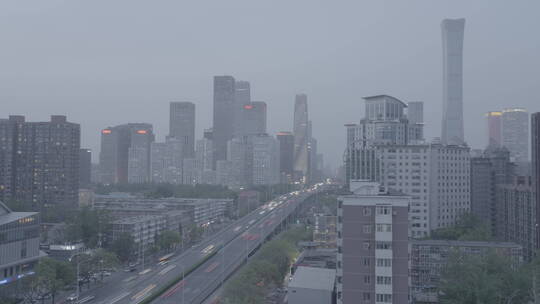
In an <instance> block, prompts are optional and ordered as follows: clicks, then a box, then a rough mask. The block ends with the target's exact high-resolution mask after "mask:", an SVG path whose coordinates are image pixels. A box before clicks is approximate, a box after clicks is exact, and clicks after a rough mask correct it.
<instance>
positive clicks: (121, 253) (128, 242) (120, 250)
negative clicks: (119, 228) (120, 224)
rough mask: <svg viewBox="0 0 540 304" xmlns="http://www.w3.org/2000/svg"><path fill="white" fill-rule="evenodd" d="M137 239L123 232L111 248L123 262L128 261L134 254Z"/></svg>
mask: <svg viewBox="0 0 540 304" xmlns="http://www.w3.org/2000/svg"><path fill="white" fill-rule="evenodd" d="M134 248H135V241H134V240H133V237H132V236H131V234H129V233H123V234H121V235H120V236H119V237H118V239H116V241H114V242H113V243H112V245H111V250H112V251H113V252H114V253H115V254H116V256H117V257H118V259H119V260H120V261H121V262H127V261H129V259H130V258H131V257H132V256H133V249H134Z"/></svg>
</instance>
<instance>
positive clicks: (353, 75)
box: [0, 0, 540, 166]
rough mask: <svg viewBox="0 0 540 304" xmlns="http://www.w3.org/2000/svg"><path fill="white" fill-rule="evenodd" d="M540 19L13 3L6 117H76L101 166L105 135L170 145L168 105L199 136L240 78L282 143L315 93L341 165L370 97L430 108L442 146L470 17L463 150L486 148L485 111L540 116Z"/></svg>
mask: <svg viewBox="0 0 540 304" xmlns="http://www.w3.org/2000/svg"><path fill="white" fill-rule="evenodd" d="M539 11H540V2H538V1H533V0H530V1H519V2H512V3H510V2H508V1H493V0H483V1H474V3H473V2H471V1H430V0H425V1H424V0H423V1H362V2H360V1H343V2H338V3H335V2H327V1H313V0H311V1H308V0H301V1H272V2H264V3H259V2H254V1H247V0H246V1H211V2H202V1H197V2H196V3H190V4H187V3H183V2H181V1H159V2H151V1H135V0H131V1H128V0H120V1H103V0H93V1H73V0H69V1H68V0H47V1H37V0H36V1H25V2H21V1H16V0H4V1H2V2H0V38H1V39H2V47H1V48H0V105H2V107H1V109H2V114H1V115H0V118H5V117H7V116H8V115H10V114H22V115H26V116H27V120H30V121H34V120H48V118H49V116H50V115H52V114H65V115H67V116H68V120H69V121H71V122H77V123H80V124H81V130H82V132H81V134H82V138H81V146H82V147H88V148H91V149H92V150H93V154H94V156H93V159H94V161H96V160H97V156H98V153H99V130H100V129H102V128H105V127H107V126H111V125H118V124H123V123H128V122H147V123H152V124H153V125H154V132H155V133H156V134H157V140H162V139H163V138H164V137H165V136H166V135H167V133H168V125H169V102H170V101H191V102H193V103H195V105H196V138H202V130H203V129H204V128H208V127H211V124H212V105H213V102H212V94H213V91H212V86H213V76H214V75H232V76H234V77H235V78H236V79H237V80H247V81H249V82H250V84H251V95H252V100H256V101H258V100H261V101H265V102H266V103H267V104H268V130H269V132H270V133H271V134H273V135H274V134H275V132H277V131H281V130H286V131H292V122H293V110H294V98H295V95H296V94H299V93H305V94H307V95H308V103H309V116H310V119H311V120H312V121H313V135H314V136H315V137H316V138H317V140H318V143H319V151H321V152H322V153H324V155H325V162H327V163H330V164H332V165H334V166H335V165H338V164H340V163H341V160H342V153H343V150H344V148H345V128H344V127H343V124H344V123H348V122H358V120H359V119H360V118H361V117H362V116H363V101H362V97H363V96H370V95H375V94H389V95H392V96H394V97H397V98H399V99H402V100H403V101H406V102H407V101H417V100H419V101H423V102H424V103H425V104H424V111H425V115H424V117H425V121H426V130H425V131H426V139H431V138H432V137H434V136H440V126H441V123H440V122H441V118H442V116H441V109H442V46H441V31H440V22H441V21H442V19H444V18H465V19H466V20H467V25H466V27H465V42H464V64H463V68H464V69H463V78H464V82H463V83H464V97H463V103H464V118H465V138H466V141H467V142H468V143H469V145H470V146H472V147H473V148H481V147H484V145H485V144H486V143H487V130H486V129H487V127H486V125H487V123H486V118H485V116H484V114H485V112H487V111H492V110H499V109H503V108H506V107H524V108H526V109H527V110H528V111H529V112H535V111H540V97H539V96H540V92H539V90H540V60H539V58H538V56H539V54H540V38H539V37H538V35H537V34H536V33H535V30H537V29H538V28H540V18H538V17H539V14H538V12H539ZM284 113H285V115H284Z"/></svg>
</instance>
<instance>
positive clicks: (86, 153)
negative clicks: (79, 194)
mask: <svg viewBox="0 0 540 304" xmlns="http://www.w3.org/2000/svg"><path fill="white" fill-rule="evenodd" d="M91 183H92V150H90V149H80V150H79V187H81V188H84V187H88V186H89V185H90V184H91Z"/></svg>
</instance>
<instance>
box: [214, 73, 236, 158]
mask: <svg viewBox="0 0 540 304" xmlns="http://www.w3.org/2000/svg"><path fill="white" fill-rule="evenodd" d="M235 100H236V89H235V80H234V78H233V77H232V76H214V124H213V129H214V131H213V141H214V163H216V162H217V161H218V160H226V159H227V142H228V141H229V140H231V139H232V138H233V135H234V129H235V115H234V114H235V112H236V111H235V102H236V101H235ZM214 168H215V165H214Z"/></svg>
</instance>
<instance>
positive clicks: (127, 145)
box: [99, 123, 154, 184]
mask: <svg viewBox="0 0 540 304" xmlns="http://www.w3.org/2000/svg"><path fill="white" fill-rule="evenodd" d="M153 141H154V133H153V128H152V125H151V124H146V123H129V124H124V125H119V126H115V127H109V128H106V129H103V130H101V151H100V154H99V167H100V175H101V178H100V180H101V182H102V183H105V184H112V183H128V182H134V183H141V182H147V181H149V180H150V145H151V143H152V142H153Z"/></svg>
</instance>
